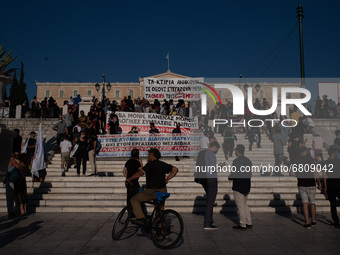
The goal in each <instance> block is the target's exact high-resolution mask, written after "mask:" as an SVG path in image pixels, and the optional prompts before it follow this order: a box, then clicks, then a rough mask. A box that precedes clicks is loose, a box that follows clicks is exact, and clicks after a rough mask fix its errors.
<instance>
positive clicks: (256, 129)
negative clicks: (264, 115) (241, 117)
mask: <svg viewBox="0 0 340 255" xmlns="http://www.w3.org/2000/svg"><path fill="white" fill-rule="evenodd" d="M254 118H256V116H255V115H254V116H253V119H254ZM256 119H258V120H254V121H252V122H251V124H252V125H253V127H251V128H250V137H249V151H251V150H252V147H253V142H254V139H255V135H257V148H261V129H260V126H261V123H262V122H261V121H260V120H259V118H256Z"/></svg>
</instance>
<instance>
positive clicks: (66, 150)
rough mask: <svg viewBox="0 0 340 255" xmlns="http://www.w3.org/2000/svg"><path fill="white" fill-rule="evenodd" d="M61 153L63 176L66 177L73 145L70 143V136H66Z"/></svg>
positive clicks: (61, 145)
mask: <svg viewBox="0 0 340 255" xmlns="http://www.w3.org/2000/svg"><path fill="white" fill-rule="evenodd" d="M60 151H61V176H65V172H66V171H67V168H68V161H69V160H70V153H71V151H72V143H71V142H70V141H69V136H68V135H65V136H64V141H62V142H61V143H60Z"/></svg>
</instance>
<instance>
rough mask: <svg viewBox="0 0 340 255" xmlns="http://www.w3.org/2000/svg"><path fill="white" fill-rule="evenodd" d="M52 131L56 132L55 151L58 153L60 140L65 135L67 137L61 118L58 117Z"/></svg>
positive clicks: (66, 130) (64, 124) (65, 127)
mask: <svg viewBox="0 0 340 255" xmlns="http://www.w3.org/2000/svg"><path fill="white" fill-rule="evenodd" d="M52 130H55V131H57V150H58V151H59V150H60V142H61V139H63V138H64V137H65V134H67V135H68V129H67V126H66V123H65V121H64V120H63V117H59V121H58V123H56V124H55V125H54V126H53V128H52Z"/></svg>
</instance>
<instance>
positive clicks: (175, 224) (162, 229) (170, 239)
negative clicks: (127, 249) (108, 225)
mask: <svg viewBox="0 0 340 255" xmlns="http://www.w3.org/2000/svg"><path fill="white" fill-rule="evenodd" d="M156 195H157V199H156V200H153V201H150V202H145V203H147V204H151V205H154V210H153V212H152V214H151V215H150V216H147V217H146V224H145V225H144V226H143V228H144V230H145V232H146V233H150V232H151V239H152V242H153V244H154V245H155V246H156V247H158V248H161V249H171V248H173V247H175V246H176V245H177V244H178V242H179V241H180V240H181V238H182V235H183V220H182V217H181V215H180V214H179V213H178V212H176V211H174V210H170V209H168V210H161V204H160V203H161V202H162V201H163V200H164V201H165V199H166V198H168V197H169V196H170V194H169V193H163V192H158V191H156ZM131 209H132V208H131V207H129V206H125V207H124V208H123V209H122V210H121V211H120V213H119V214H118V216H117V218H116V220H115V223H114V225H113V228H112V239H113V240H119V239H120V238H121V237H122V235H123V234H124V232H125V230H126V229H127V227H128V225H129V222H130V221H131V211H132V210H131Z"/></svg>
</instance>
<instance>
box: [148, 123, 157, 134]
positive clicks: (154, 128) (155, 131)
mask: <svg viewBox="0 0 340 255" xmlns="http://www.w3.org/2000/svg"><path fill="white" fill-rule="evenodd" d="M149 134H159V130H158V129H157V128H156V127H155V123H150V130H149Z"/></svg>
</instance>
